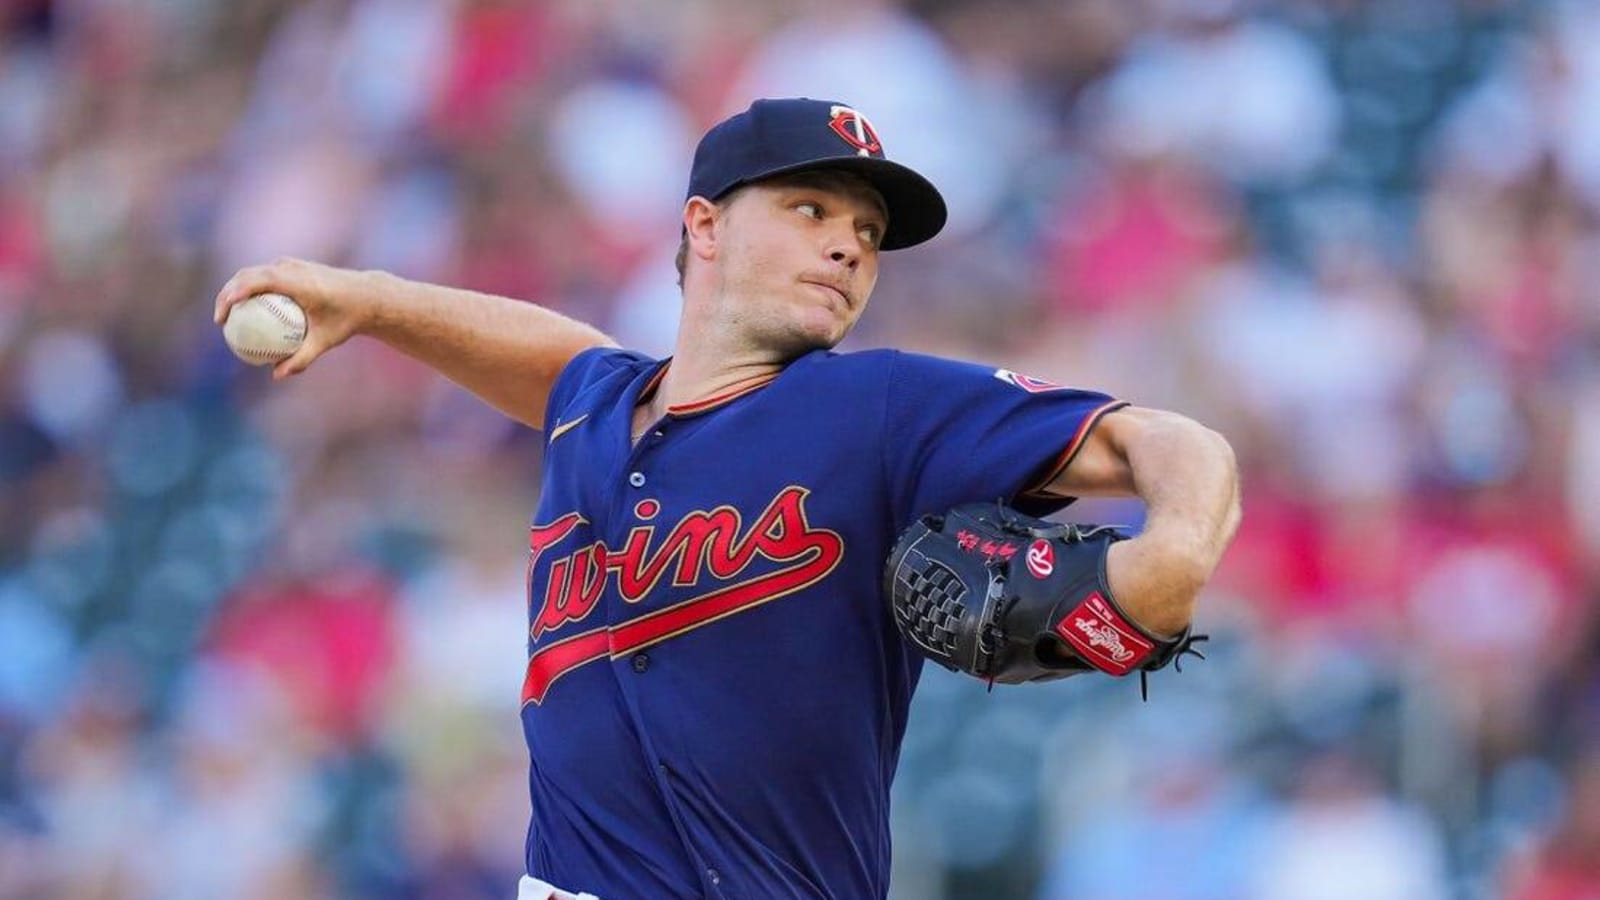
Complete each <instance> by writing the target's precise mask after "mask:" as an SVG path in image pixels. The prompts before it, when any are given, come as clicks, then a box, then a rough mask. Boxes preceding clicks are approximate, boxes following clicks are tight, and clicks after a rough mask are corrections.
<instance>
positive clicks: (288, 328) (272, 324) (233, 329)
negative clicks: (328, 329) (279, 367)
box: [222, 294, 306, 366]
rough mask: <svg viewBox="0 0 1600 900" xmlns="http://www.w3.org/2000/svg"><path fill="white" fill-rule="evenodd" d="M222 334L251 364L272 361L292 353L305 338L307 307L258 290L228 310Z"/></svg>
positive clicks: (287, 356) (262, 363)
mask: <svg viewBox="0 0 1600 900" xmlns="http://www.w3.org/2000/svg"><path fill="white" fill-rule="evenodd" d="M222 337H223V339H224V340H226V341H227V342H228V348H229V349H231V350H232V351H233V353H234V355H235V356H237V357H239V358H240V359H242V360H244V361H245V362H247V363H249V364H250V365H252V366H267V365H273V364H275V363H279V362H282V361H284V360H286V359H288V358H289V357H291V356H293V355H294V352H295V351H296V350H299V349H300V345H301V344H302V343H303V342H304V341H305V339H306V314H305V310H303V309H301V308H300V305H299V304H297V303H295V302H294V301H293V300H290V299H289V298H288V297H285V296H284V295H282V294H256V295H255V296H253V297H251V298H250V299H248V300H245V301H244V302H242V303H239V304H237V305H235V306H234V307H233V308H232V309H229V310H228V321H226V322H224V323H223V325H222Z"/></svg>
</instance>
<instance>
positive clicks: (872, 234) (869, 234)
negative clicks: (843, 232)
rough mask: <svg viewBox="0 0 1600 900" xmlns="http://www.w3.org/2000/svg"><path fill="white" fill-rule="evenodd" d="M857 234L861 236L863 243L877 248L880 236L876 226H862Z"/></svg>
mask: <svg viewBox="0 0 1600 900" xmlns="http://www.w3.org/2000/svg"><path fill="white" fill-rule="evenodd" d="M857 234H859V235H860V236H861V239H862V240H863V241H866V242H867V243H869V244H871V245H872V246H874V247H876V246H878V239H879V238H880V237H881V236H882V235H881V234H880V233H879V231H878V226H876V225H867V226H864V227H863V228H862V229H861V230H860V231H859V232H857Z"/></svg>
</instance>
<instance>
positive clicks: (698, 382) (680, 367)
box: [649, 321, 791, 416]
mask: <svg viewBox="0 0 1600 900" xmlns="http://www.w3.org/2000/svg"><path fill="white" fill-rule="evenodd" d="M790 361H791V360H788V359H784V358H782V357H780V356H779V355H777V354H775V353H773V352H772V351H770V350H760V349H755V348H751V347H749V346H746V345H741V344H740V343H739V342H736V341H734V340H732V339H731V338H730V337H729V336H728V335H726V333H718V334H714V333H710V331H709V330H701V329H695V328H693V327H692V324H691V323H690V322H688V321H685V322H683V323H682V328H681V330H680V331H679V333H678V343H677V348H676V349H675V350H674V351H673V354H672V362H671V365H669V366H668V368H667V373H666V374H665V375H664V376H662V379H661V384H660V385H659V386H657V388H656V391H655V395H654V396H653V397H651V398H649V403H650V406H651V408H652V411H653V412H654V413H655V414H656V415H657V416H660V415H663V414H665V413H666V410H667V407H669V406H682V405H684V404H686V403H694V402H696V401H699V400H704V399H706V398H708V397H715V396H717V395H718V394H723V393H727V392H728V391H731V390H733V389H735V388H737V387H739V386H740V385H743V384H747V383H749V382H751V381H754V380H756V379H759V378H765V377H767V376H769V375H773V374H776V373H777V372H780V371H782V370H783V367H784V366H786V365H788V364H789V362H790Z"/></svg>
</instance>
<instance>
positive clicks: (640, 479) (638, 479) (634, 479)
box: [628, 472, 644, 488]
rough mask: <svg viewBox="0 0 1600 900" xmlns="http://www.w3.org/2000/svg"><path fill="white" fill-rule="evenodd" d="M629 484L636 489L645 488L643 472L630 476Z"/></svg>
mask: <svg viewBox="0 0 1600 900" xmlns="http://www.w3.org/2000/svg"><path fill="white" fill-rule="evenodd" d="M628 483H629V484H631V485H633V486H634V487H636V488H638V487H644V473H643V472H634V473H633V474H631V475H629V476H628Z"/></svg>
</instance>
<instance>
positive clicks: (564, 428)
mask: <svg viewBox="0 0 1600 900" xmlns="http://www.w3.org/2000/svg"><path fill="white" fill-rule="evenodd" d="M587 418H589V414H588V413H584V414H583V415H581V416H579V417H577V418H576V419H573V420H572V421H571V422H563V423H561V424H560V425H557V426H556V427H554V428H552V429H550V440H548V441H546V442H545V443H547V444H554V443H555V442H556V438H558V437H561V436H562V435H563V434H566V433H567V432H569V431H571V430H572V429H574V428H576V427H578V425H579V423H581V422H582V421H583V420H584V419H587Z"/></svg>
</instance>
